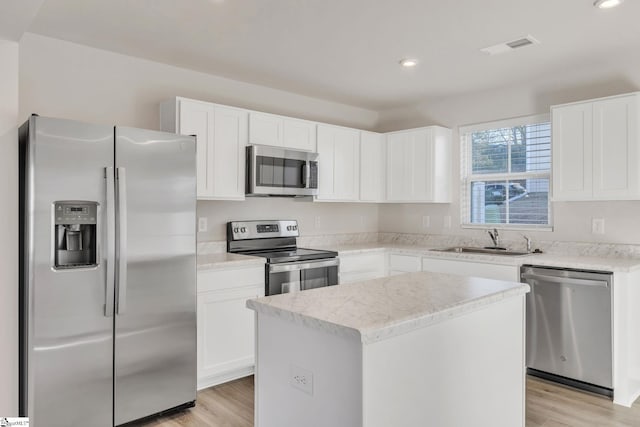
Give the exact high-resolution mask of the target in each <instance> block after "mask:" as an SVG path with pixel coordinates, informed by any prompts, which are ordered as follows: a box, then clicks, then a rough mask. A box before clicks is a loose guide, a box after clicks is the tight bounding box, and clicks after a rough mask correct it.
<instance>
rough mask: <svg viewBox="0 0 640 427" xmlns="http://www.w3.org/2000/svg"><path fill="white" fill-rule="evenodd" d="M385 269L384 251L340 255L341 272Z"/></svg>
mask: <svg viewBox="0 0 640 427" xmlns="http://www.w3.org/2000/svg"><path fill="white" fill-rule="evenodd" d="M380 270H381V271H384V253H382V252H380V253H373V254H359V255H346V256H341V257H340V273H361V272H365V271H380Z"/></svg>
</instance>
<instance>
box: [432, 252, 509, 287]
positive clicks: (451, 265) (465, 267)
mask: <svg viewBox="0 0 640 427" xmlns="http://www.w3.org/2000/svg"><path fill="white" fill-rule="evenodd" d="M422 271H432V272H434V273H447V274H458V275H462V276H474V277H484V278H485V279H495V280H506V281H510V282H519V281H520V272H519V267H518V266H517V265H503V264H488V263H484V262H472V261H456V260H450V259H442V258H426V257H425V258H423V259H422Z"/></svg>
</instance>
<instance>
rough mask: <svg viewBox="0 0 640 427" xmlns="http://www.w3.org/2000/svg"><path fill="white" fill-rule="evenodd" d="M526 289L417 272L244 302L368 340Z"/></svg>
mask: <svg viewBox="0 0 640 427" xmlns="http://www.w3.org/2000/svg"><path fill="white" fill-rule="evenodd" d="M528 291H529V286H528V285H527V284H523V283H515V282H504V281H499V280H491V279H481V278H477V277H465V276H456V275H450V274H441V273H431V272H418V273H407V274H401V275H397V276H391V277H384V278H380V279H373V280H367V281H364V282H358V283H351V284H345V285H340V286H330V287H325V288H317V289H311V290H307V291H304V292H295V293H290V294H282V295H274V296H269V297H265V298H259V299H251V300H249V301H247V307H249V308H251V309H253V310H255V311H257V312H259V313H264V314H267V315H271V316H277V317H279V318H282V319H284V320H287V321H291V322H295V323H299V324H301V325H304V326H307V327H311V328H316V329H321V330H325V331H327V332H329V333H334V334H338V335H342V336H347V337H353V338H357V339H360V340H361V342H362V343H364V344H367V343H373V342H376V341H380V340H384V339H387V338H390V337H393V336H396V335H400V334H403V333H407V332H409V331H412V330H415V329H419V328H423V327H426V326H429V325H431V324H434V323H438V322H441V321H445V320H447V319H450V318H452V317H457V316H461V315H463V314H465V313H468V312H471V311H474V310H477V309H480V308H483V307H486V306H489V305H491V304H494V303H497V302H499V301H501V300H504V299H507V298H512V297H517V296H521V295H524V294H526V293H527V292H528Z"/></svg>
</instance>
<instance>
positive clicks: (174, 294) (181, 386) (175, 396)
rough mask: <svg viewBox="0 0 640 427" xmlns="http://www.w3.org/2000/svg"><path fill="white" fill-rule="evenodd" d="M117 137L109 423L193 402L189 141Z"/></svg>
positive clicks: (123, 132)
mask: <svg viewBox="0 0 640 427" xmlns="http://www.w3.org/2000/svg"><path fill="white" fill-rule="evenodd" d="M115 134H116V171H117V172H116V189H117V192H116V193H117V195H116V198H117V200H118V212H117V215H116V218H117V222H118V227H117V228H118V236H117V243H116V247H117V248H118V254H117V258H118V261H117V271H116V277H117V280H116V295H117V297H116V317H115V319H116V320H115V324H116V328H115V331H116V337H115V423H116V425H120V424H123V423H126V422H129V421H132V420H136V419H139V418H142V417H146V416H149V415H152V414H155V413H157V412H160V411H164V410H166V409H170V408H173V407H176V406H179V405H183V404H185V403H190V402H193V401H194V400H195V398H196V253H195V252H196V236H195V231H196V224H195V215H196V212H195V209H196V174H195V171H196V153H195V138H193V137H188V136H181V135H175V134H168V133H161V132H152V131H146V130H140V129H132V128H120V127H117V128H116V130H115Z"/></svg>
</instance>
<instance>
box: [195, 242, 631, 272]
mask: <svg viewBox="0 0 640 427" xmlns="http://www.w3.org/2000/svg"><path fill="white" fill-rule="evenodd" d="M313 248H314V249H328V250H334V251H336V252H338V254H339V255H342V256H348V255H357V254H363V253H371V252H393V253H399V254H407V255H419V256H424V257H430V258H443V259H450V260H460V261H471V262H481V263H487V264H501V265H514V266H517V265H522V264H533V265H541V266H548V267H566V268H574V269H579V270H598V271H611V272H614V273H615V272H620V273H622V272H631V271H635V270H638V269H640V258H629V257H624V256H619V257H617V256H616V254H615V253H612V254H611V256H594V255H563V254H557V253H553V254H551V253H542V254H532V255H525V256H506V255H485V254H472V253H452V252H438V251H434V250H433V249H442V248H443V247H442V246H440V247H427V246H418V245H409V244H397V243H380V242H377V243H350V244H339V245H327V246H317V245H315V246H313ZM197 263H198V270H215V269H228V268H236V267H237V268H242V267H251V266H257V265H263V264H264V263H265V259H264V258H262V257H255V256H247V255H238V254H230V253H227V252H219V253H211V254H204V255H198V260H197Z"/></svg>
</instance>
